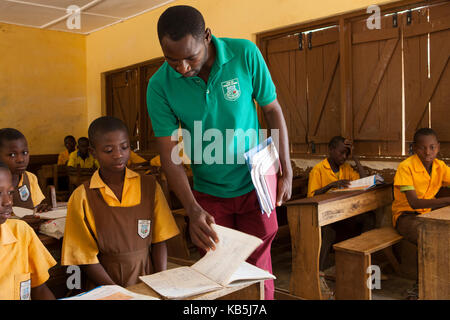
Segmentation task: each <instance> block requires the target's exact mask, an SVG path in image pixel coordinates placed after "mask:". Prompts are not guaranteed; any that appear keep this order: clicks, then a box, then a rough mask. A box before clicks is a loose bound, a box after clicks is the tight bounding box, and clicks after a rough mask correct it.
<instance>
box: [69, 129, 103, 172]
mask: <svg viewBox="0 0 450 320" xmlns="http://www.w3.org/2000/svg"><path fill="white" fill-rule="evenodd" d="M67 166H68V167H73V168H76V167H77V166H80V168H81V169H98V168H99V164H98V161H97V160H96V159H95V158H94V157H93V156H92V154H91V152H90V151H89V139H88V138H86V137H81V138H79V139H78V150H75V151H74V152H72V153H71V154H70V156H69V161H68V162H67Z"/></svg>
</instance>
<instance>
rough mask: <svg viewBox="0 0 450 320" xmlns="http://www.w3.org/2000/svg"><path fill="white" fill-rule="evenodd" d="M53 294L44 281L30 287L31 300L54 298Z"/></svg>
mask: <svg viewBox="0 0 450 320" xmlns="http://www.w3.org/2000/svg"><path fill="white" fill-rule="evenodd" d="M55 299H56V298H55V295H54V294H53V292H51V291H50V289H49V288H48V287H47V285H46V284H45V283H43V284H41V285H40V286H38V287H35V288H31V300H55Z"/></svg>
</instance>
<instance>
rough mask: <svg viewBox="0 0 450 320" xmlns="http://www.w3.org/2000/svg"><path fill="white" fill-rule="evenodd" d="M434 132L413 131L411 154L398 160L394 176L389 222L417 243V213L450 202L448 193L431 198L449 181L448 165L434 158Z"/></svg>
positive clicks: (449, 169)
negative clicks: (444, 195) (446, 195)
mask: <svg viewBox="0 0 450 320" xmlns="http://www.w3.org/2000/svg"><path fill="white" fill-rule="evenodd" d="M439 147H440V145H439V142H438V139H437V135H436V132H434V130H432V129H430V128H422V129H419V130H418V131H417V132H416V133H415V134H414V141H413V148H414V155H413V156H411V157H409V158H408V159H406V160H404V161H402V162H401V163H400V164H399V166H398V168H397V172H396V173H395V177H394V202H393V203H392V223H393V225H394V227H395V228H396V229H397V231H398V233H400V234H401V235H402V236H403V237H404V238H405V239H407V240H409V241H410V242H412V243H415V244H417V238H418V226H419V224H420V219H417V216H418V215H420V214H424V213H427V212H430V211H431V210H433V209H437V208H441V207H445V206H448V205H450V197H445V198H439V199H435V195H436V194H437V193H438V191H439V189H440V188H441V187H442V186H449V185H450V168H449V167H448V166H447V165H446V164H445V163H444V162H443V161H441V160H438V159H436V156H437V154H438V152H439Z"/></svg>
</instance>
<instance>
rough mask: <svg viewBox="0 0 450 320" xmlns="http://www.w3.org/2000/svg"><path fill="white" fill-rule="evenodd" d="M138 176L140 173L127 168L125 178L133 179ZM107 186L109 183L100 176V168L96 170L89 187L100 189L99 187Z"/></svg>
mask: <svg viewBox="0 0 450 320" xmlns="http://www.w3.org/2000/svg"><path fill="white" fill-rule="evenodd" d="M138 176H139V174H138V173H136V172H134V171H131V170H130V169H128V168H125V179H132V178H136V177H138ZM105 187H107V185H106V183H105V182H104V181H103V180H102V178H101V177H100V173H99V170H97V171H95V172H94V174H93V175H92V177H91V182H90V184H89V188H90V189H99V188H105Z"/></svg>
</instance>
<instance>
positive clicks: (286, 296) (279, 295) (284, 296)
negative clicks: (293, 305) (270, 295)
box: [274, 288, 304, 300]
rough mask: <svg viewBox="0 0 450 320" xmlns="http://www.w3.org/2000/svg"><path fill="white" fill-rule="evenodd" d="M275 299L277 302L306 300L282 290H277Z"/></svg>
mask: <svg viewBox="0 0 450 320" xmlns="http://www.w3.org/2000/svg"><path fill="white" fill-rule="evenodd" d="M274 299H275V300H304V299H302V298H300V297H297V296H294V295H292V294H290V293H289V291H287V290H284V289H280V288H275V292H274Z"/></svg>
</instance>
